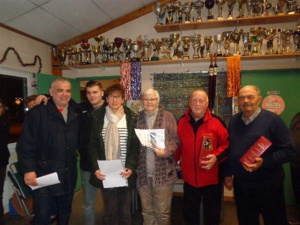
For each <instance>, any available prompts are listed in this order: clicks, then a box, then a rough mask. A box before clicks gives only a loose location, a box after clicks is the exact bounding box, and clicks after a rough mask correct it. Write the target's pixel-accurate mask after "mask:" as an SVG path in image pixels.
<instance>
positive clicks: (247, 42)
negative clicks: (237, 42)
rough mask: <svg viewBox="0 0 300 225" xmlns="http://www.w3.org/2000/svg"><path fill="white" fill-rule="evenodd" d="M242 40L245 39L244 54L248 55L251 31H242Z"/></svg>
mask: <svg viewBox="0 0 300 225" xmlns="http://www.w3.org/2000/svg"><path fill="white" fill-rule="evenodd" d="M242 41H243V46H244V56H248V55H249V51H248V45H249V43H250V33H249V32H244V33H242Z"/></svg>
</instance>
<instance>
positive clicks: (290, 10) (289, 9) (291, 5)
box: [286, 0, 296, 14]
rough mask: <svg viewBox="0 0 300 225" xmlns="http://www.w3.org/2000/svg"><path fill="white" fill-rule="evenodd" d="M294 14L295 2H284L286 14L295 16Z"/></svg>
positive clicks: (288, 0) (293, 0) (289, 0)
mask: <svg viewBox="0 0 300 225" xmlns="http://www.w3.org/2000/svg"><path fill="white" fill-rule="evenodd" d="M295 12H296V1H295V0H286V13H287V14H295Z"/></svg>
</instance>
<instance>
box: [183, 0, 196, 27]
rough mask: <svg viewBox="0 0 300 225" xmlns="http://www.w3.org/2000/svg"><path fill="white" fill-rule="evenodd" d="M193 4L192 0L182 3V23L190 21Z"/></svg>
mask: <svg viewBox="0 0 300 225" xmlns="http://www.w3.org/2000/svg"><path fill="white" fill-rule="evenodd" d="M193 5H194V3H193V2H186V3H184V5H183V7H182V10H183V13H184V15H185V17H184V23H190V22H191V11H192V9H193Z"/></svg>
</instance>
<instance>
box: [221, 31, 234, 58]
mask: <svg viewBox="0 0 300 225" xmlns="http://www.w3.org/2000/svg"><path fill="white" fill-rule="evenodd" d="M231 34H232V31H224V32H223V33H222V35H223V37H224V49H225V53H224V55H223V56H225V57H228V56H232V54H231V53H230V43H231Z"/></svg>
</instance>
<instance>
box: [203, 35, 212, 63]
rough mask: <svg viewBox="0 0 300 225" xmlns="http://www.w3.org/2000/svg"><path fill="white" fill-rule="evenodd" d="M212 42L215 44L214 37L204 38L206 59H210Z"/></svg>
mask: <svg viewBox="0 0 300 225" xmlns="http://www.w3.org/2000/svg"><path fill="white" fill-rule="evenodd" d="M212 42H213V38H212V36H206V37H204V44H205V49H206V58H209V57H210V46H211V43H212Z"/></svg>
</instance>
